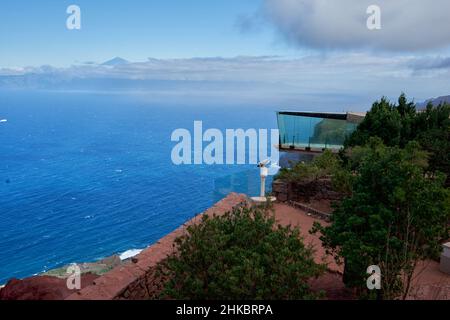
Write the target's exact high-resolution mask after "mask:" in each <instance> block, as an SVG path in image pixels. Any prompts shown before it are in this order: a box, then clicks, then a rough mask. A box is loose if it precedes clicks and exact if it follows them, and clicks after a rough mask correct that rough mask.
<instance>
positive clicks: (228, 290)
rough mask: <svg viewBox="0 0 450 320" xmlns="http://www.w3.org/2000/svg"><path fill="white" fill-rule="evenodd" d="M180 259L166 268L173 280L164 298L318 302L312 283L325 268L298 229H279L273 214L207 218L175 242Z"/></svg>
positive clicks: (251, 211)
mask: <svg viewBox="0 0 450 320" xmlns="http://www.w3.org/2000/svg"><path fill="white" fill-rule="evenodd" d="M176 249H177V254H175V255H173V256H170V257H169V258H168V259H167V260H166V261H165V262H164V263H162V264H161V266H160V267H161V269H162V270H164V272H165V274H166V276H167V277H168V279H169V280H168V281H167V282H166V285H165V288H164V290H163V293H162V296H161V297H162V298H172V299H209V300H218V299H238V300H241V299H245V300H248V299H314V298H317V297H318V294H317V293H313V292H311V290H310V287H309V285H308V280H309V279H311V278H312V277H317V276H319V275H320V274H321V273H322V272H323V271H324V266H323V265H319V264H316V263H315V262H314V259H313V251H312V249H311V248H310V247H307V246H305V245H304V244H303V242H302V239H301V237H300V234H299V230H298V229H296V228H292V227H282V226H279V225H278V226H277V225H276V223H275V219H274V217H273V216H271V215H270V213H269V212H267V211H265V210H263V209H257V208H238V209H235V210H233V211H232V212H229V213H226V214H225V215H223V216H214V217H207V216H204V217H203V220H202V222H201V223H200V224H197V225H192V226H189V227H188V230H187V234H186V235H185V236H182V237H180V238H178V239H177V240H176Z"/></svg>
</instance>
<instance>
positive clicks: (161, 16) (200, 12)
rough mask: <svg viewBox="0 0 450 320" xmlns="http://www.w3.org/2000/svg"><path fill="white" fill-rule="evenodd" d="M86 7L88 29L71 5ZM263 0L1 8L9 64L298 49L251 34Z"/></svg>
mask: <svg viewBox="0 0 450 320" xmlns="http://www.w3.org/2000/svg"><path fill="white" fill-rule="evenodd" d="M71 4H76V5H78V6H79V7H80V9H81V22H82V23H81V30H68V29H67V28H66V19H67V17H68V16H69V15H68V14H67V13H66V9H67V7H68V6H69V5H71ZM261 5H262V1H260V0H226V1H225V0H187V1H186V0H164V1H162V0H115V1H106V0H71V1H61V0H58V1H55V0H39V1H24V0H14V1H11V0H4V1H2V4H1V9H0V26H1V27H0V45H1V48H2V49H1V50H0V62H1V66H2V67H17V66H37V65H42V64H52V65H54V66H68V65H71V64H73V63H77V62H80V61H98V62H100V61H105V60H107V59H110V58H112V57H115V56H120V57H123V58H125V59H127V60H130V61H143V60H146V59H147V58H148V57H155V58H189V57H204V56H207V57H215V56H226V57H231V56H238V55H274V54H286V53H287V54H292V53H295V50H292V49H290V48H289V47H288V46H286V45H284V44H279V45H276V44H274V36H273V30H270V29H265V30H263V31H262V32H259V33H256V32H254V33H253V34H248V33H247V34H246V32H242V30H241V29H242V28H241V26H240V21H241V20H242V19H244V18H245V17H247V16H251V15H253V14H254V13H255V12H257V11H258V10H259V9H260V7H261Z"/></svg>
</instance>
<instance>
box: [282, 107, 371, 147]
mask: <svg viewBox="0 0 450 320" xmlns="http://www.w3.org/2000/svg"><path fill="white" fill-rule="evenodd" d="M364 116H365V114H364V113H350V112H349V113H323V112H293V111H280V112H277V121H278V129H279V132H280V142H279V148H280V150H283V151H286V150H299V151H307V152H322V151H323V150H324V149H330V150H332V151H338V150H339V149H341V148H342V146H343V144H344V141H345V138H346V137H347V136H349V135H350V134H351V133H352V132H353V131H355V130H356V127H357V126H358V124H359V123H360V122H361V121H362V120H363V119H364Z"/></svg>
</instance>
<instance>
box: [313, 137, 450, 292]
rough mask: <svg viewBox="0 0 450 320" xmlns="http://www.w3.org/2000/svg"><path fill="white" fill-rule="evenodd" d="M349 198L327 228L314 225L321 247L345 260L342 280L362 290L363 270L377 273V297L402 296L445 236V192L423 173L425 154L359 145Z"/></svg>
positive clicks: (414, 147) (439, 179)
mask: <svg viewBox="0 0 450 320" xmlns="http://www.w3.org/2000/svg"><path fill="white" fill-rule="evenodd" d="M356 154H357V159H352V161H353V162H354V165H355V166H356V167H357V168H356V171H357V174H356V176H355V178H354V182H353V190H352V195H351V196H350V197H348V198H346V199H344V200H343V201H342V203H341V204H340V205H339V206H338V207H337V209H336V210H335V212H334V213H333V216H332V224H331V225H330V226H328V227H321V226H320V225H316V230H320V231H321V232H322V234H323V236H322V238H321V239H322V241H323V243H324V245H325V246H326V247H327V248H328V249H330V250H331V251H332V252H334V253H335V254H336V258H337V260H338V261H342V260H343V261H345V270H344V281H345V283H346V284H347V285H348V286H350V287H356V288H360V289H361V290H364V288H365V287H366V279H367V274H366V269H367V267H368V266H370V265H378V266H379V267H380V268H381V272H382V278H381V279H382V290H381V291H378V292H377V293H378V294H379V295H380V296H379V297H383V298H396V297H398V296H399V295H401V297H403V298H405V297H406V296H407V294H408V291H409V285H410V283H411V279H412V275H413V271H414V269H415V266H416V264H417V262H418V261H420V260H423V259H427V258H436V257H437V256H438V255H439V253H440V250H441V246H440V242H441V241H442V240H443V239H446V238H447V237H448V236H449V225H448V222H449V219H450V203H449V199H450V193H449V191H448V190H447V189H446V188H445V187H444V181H445V177H444V176H443V175H442V174H436V175H434V176H430V175H429V174H427V171H426V168H427V161H426V160H427V155H426V152H424V151H422V150H421V149H420V146H419V145H418V143H416V142H410V143H409V144H407V145H406V147H405V149H401V148H399V147H387V146H385V145H384V144H383V143H382V141H381V140H380V139H378V138H376V139H375V138H372V139H370V140H369V143H368V145H367V146H365V147H359V148H358V152H356Z"/></svg>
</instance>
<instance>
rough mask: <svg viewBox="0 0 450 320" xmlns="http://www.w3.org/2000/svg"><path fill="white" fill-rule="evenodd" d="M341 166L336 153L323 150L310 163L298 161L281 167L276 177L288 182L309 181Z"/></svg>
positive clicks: (333, 171)
mask: <svg viewBox="0 0 450 320" xmlns="http://www.w3.org/2000/svg"><path fill="white" fill-rule="evenodd" d="M340 167H341V162H340V160H339V158H338V156H337V155H335V154H333V153H332V152H331V151H330V150H325V151H324V152H323V153H322V154H321V155H320V156H317V157H315V158H314V160H313V161H312V162H310V163H304V162H299V163H296V164H295V165H294V166H293V167H292V168H283V169H281V170H280V173H279V174H278V176H277V177H276V178H277V179H281V180H286V181H289V182H297V183H302V182H311V181H314V180H317V179H320V178H324V177H329V176H331V175H333V174H334V173H335V171H336V170H338V169H339V168H340Z"/></svg>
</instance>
